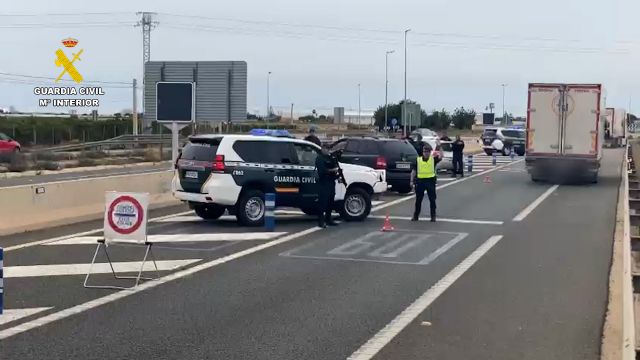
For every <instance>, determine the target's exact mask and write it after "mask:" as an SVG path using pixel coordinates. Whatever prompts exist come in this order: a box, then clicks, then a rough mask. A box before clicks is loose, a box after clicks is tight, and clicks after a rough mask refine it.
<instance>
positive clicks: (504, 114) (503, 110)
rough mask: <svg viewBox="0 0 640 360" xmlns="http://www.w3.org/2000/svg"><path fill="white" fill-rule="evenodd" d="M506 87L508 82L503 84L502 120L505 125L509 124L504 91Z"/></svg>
mask: <svg viewBox="0 0 640 360" xmlns="http://www.w3.org/2000/svg"><path fill="white" fill-rule="evenodd" d="M506 87H507V84H502V122H503V123H504V125H506V124H507V113H506V111H505V109H504V93H505V88H506Z"/></svg>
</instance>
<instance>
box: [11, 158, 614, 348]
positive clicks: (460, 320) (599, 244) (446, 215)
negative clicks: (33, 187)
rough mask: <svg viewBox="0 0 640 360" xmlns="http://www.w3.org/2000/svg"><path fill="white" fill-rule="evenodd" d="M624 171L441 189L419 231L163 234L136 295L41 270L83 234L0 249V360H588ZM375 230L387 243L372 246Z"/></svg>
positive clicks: (290, 220)
mask: <svg viewBox="0 0 640 360" xmlns="http://www.w3.org/2000/svg"><path fill="white" fill-rule="evenodd" d="M622 156H623V154H622V152H621V151H620V150H607V151H606V152H605V158H604V162H603V168H602V170H601V174H602V176H601V180H600V183H599V184H595V185H562V186H560V187H557V188H555V187H552V186H551V185H549V184H534V183H532V182H531V181H530V180H529V178H528V176H527V174H526V173H525V172H524V171H523V168H524V164H523V162H522V161H519V162H516V163H513V164H508V163H506V162H505V164H504V167H502V168H500V169H496V170H495V171H492V172H490V173H488V174H486V175H489V176H490V180H491V182H487V181H488V180H489V179H486V178H485V174H477V175H475V176H474V177H470V178H466V179H465V180H463V181H451V180H445V178H442V179H440V181H439V186H440V189H439V191H438V206H439V208H438V212H439V217H440V219H441V221H439V222H437V223H435V224H434V223H430V222H426V221H420V222H417V223H416V222H410V221H408V217H409V216H410V215H411V211H412V207H413V201H412V198H411V197H410V196H409V197H401V196H398V195H393V194H389V195H385V196H383V197H382V198H381V199H380V201H381V202H379V203H376V211H374V212H373V214H372V216H371V217H370V218H369V219H368V220H367V221H365V222H362V223H343V224H340V226H338V227H336V228H329V229H326V230H320V229H318V228H315V227H313V225H314V220H313V219H311V218H309V217H306V216H302V215H298V214H297V213H295V212H294V213H288V212H280V213H279V215H278V226H277V229H276V233H272V234H269V233H263V232H262V229H247V228H242V227H239V226H238V225H236V224H235V222H233V220H232V219H229V218H227V217H225V218H223V219H222V220H220V221H215V222H203V221H199V220H197V219H195V218H194V217H193V216H192V215H190V214H181V215H179V216H174V217H166V218H161V219H158V220H155V221H152V222H151V223H150V233H151V234H152V235H162V237H155V238H154V239H155V240H157V241H161V240H164V241H163V242H159V243H157V244H156V245H154V247H155V250H154V252H155V255H156V258H157V260H158V262H159V263H161V262H163V261H164V263H162V264H163V266H165V265H164V264H169V265H168V267H164V268H163V270H162V272H161V273H162V275H163V277H162V278H161V279H160V280H156V281H150V282H146V283H144V284H143V285H142V286H140V287H139V288H138V289H137V290H135V291H126V290H125V291H113V290H97V289H84V288H83V287H82V281H83V278H84V276H83V275H82V274H81V273H79V272H78V271H76V270H74V269H68V268H66V267H65V268H64V269H60V268H51V267H48V266H46V265H63V264H86V263H87V262H88V261H90V259H91V256H92V255H93V251H94V249H95V245H94V244H93V243H92V241H95V239H93V238H86V236H99V235H100V234H99V233H86V234H76V235H73V234H72V233H73V232H80V231H85V230H86V229H87V228H90V227H91V226H89V225H87V224H78V225H77V227H67V228H64V229H63V228H60V229H57V230H56V231H57V232H56V233H55V235H53V234H52V235H51V237H53V236H59V235H61V234H68V235H71V238H69V239H57V240H56V239H54V240H56V241H54V242H50V243H48V244H44V243H43V242H44V241H47V235H46V233H44V232H40V233H37V234H35V235H34V236H33V237H29V236H28V235H21V236H20V237H13V238H0V245H2V246H8V247H7V249H8V251H6V252H5V277H6V280H5V292H6V299H5V305H6V308H7V309H9V310H10V311H11V312H12V314H13V315H12V316H18V315H20V314H21V315H24V317H22V318H20V319H16V320H13V321H6V320H4V321H3V320H2V319H3V316H5V315H2V316H0V358H1V359H3V360H4V359H107V358H108V359H147V358H153V359H205V358H207V359H345V358H349V357H351V358H353V359H371V358H375V359H393V360H396V359H516V358H517V359H594V360H595V359H598V358H599V354H598V353H599V346H600V336H601V329H602V323H603V318H604V312H605V308H606V301H607V282H608V267H609V262H610V258H611V245H612V237H613V228H614V219H615V206H616V201H617V188H618V185H619V174H620V163H621V160H622ZM532 204H534V205H535V204H538V205H537V206H533V205H532ZM424 208H425V207H423V209H424ZM182 210H183V209H175V211H182ZM158 215H161V214H158ZM386 215H390V217H391V219H392V220H391V221H392V223H393V225H394V226H395V231H393V232H389V233H382V232H380V231H379V229H380V227H381V225H382V217H384V216H386ZM152 216H155V215H152ZM514 219H516V221H514ZM83 236H84V238H83ZM34 242H36V243H34ZM30 244H31V245H32V246H29V245H30ZM109 251H110V253H111V255H112V257H113V259H114V261H137V260H139V259H140V258H141V256H142V254H141V252H142V249H140V248H135V247H130V246H129V247H123V246H112V247H110V248H109ZM103 261H104V260H103V259H102V260H100V262H103ZM167 261H174V263H167ZM174 266H177V268H172V267H174ZM164 269H166V270H164ZM64 271H69V272H74V271H75V272H74V274H71V275H55V274H56V272H64ZM92 281H95V282H101V283H111V284H112V283H114V281H115V280H113V279H112V277H111V276H110V275H108V274H102V275H98V276H96V277H95V278H92Z"/></svg>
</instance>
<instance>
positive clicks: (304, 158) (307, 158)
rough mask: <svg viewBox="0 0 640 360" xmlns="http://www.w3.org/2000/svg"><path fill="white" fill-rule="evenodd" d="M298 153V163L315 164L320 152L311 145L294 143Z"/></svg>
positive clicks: (303, 164) (304, 164)
mask: <svg viewBox="0 0 640 360" xmlns="http://www.w3.org/2000/svg"><path fill="white" fill-rule="evenodd" d="M293 146H294V147H295V149H296V154H297V155H298V165H302V166H315V165H316V157H317V156H318V152H317V151H316V150H315V149H314V148H313V147H311V146H309V145H303V144H294V145H293Z"/></svg>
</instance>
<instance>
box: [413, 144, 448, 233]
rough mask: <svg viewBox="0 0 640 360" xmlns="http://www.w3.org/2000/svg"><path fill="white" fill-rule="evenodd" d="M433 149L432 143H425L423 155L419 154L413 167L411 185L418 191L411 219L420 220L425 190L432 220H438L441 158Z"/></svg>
mask: <svg viewBox="0 0 640 360" xmlns="http://www.w3.org/2000/svg"><path fill="white" fill-rule="evenodd" d="M432 151H433V149H432V148H431V145H429V144H425V145H424V146H423V147H422V155H421V156H418V158H417V159H416V162H415V163H414V164H413V165H412V167H411V187H412V188H415V192H416V207H415V211H414V212H413V218H412V219H411V221H418V217H419V216H420V210H421V209H422V200H423V199H424V192H425V191H426V192H427V197H428V198H429V205H430V206H429V208H430V210H431V221H432V222H435V221H436V165H437V164H438V163H439V162H440V160H441V159H440V155H439V152H438V153H436V154H432Z"/></svg>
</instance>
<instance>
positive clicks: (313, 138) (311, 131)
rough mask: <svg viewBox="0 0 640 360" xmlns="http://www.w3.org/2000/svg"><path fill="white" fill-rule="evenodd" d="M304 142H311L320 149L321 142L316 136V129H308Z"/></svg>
mask: <svg viewBox="0 0 640 360" xmlns="http://www.w3.org/2000/svg"><path fill="white" fill-rule="evenodd" d="M304 140H306V141H309V142H312V143H314V144H316V145H318V146H320V147H322V142H321V141H320V139H318V137H317V136H316V128H314V127H312V128H310V129H309V135H307V136H306V137H305V138H304Z"/></svg>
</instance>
